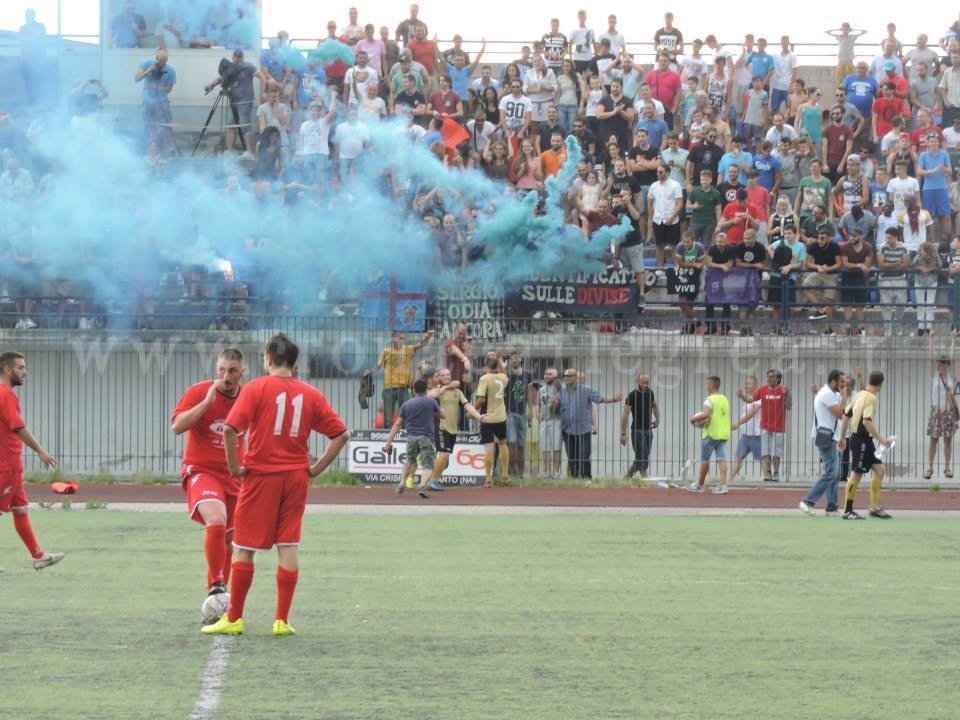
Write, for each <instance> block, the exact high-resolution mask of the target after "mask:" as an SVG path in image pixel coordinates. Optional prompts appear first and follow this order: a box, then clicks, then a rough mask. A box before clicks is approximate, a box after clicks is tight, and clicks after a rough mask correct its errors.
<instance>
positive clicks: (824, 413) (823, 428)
mask: <svg viewBox="0 0 960 720" xmlns="http://www.w3.org/2000/svg"><path fill="white" fill-rule="evenodd" d="M842 377H843V376H842V374H841V372H840V371H839V370H831V371H830V374H829V375H827V384H826V385H824V386H823V387H822V388H820V390H819V391H818V392H817V395H816V397H814V399H813V430H812V432H811V434H810V437H811V438H813V442H814V445H815V446H816V448H817V450H819V451H820V464H821V467H822V468H823V472H822V473H821V475H820V477H819V479H818V480H817V482H816V483H815V484H814V486H813V487H812V488H810V492H809V493H807V496H806V497H805V498H804V499H803V500H801V501H800V509H801V510H802V511H803V512H805V513H806V514H807V515H814V514H815V513H816V510H814V507H815V506H816V504H817V500H819V499H820V497H821V496H822V495H823V494H824V493H826V495H827V515H828V516H829V515H835V514H836V513H837V481H838V480H839V478H840V453H839V452H838V451H837V441H838V440H839V439H840V418H841V417H842V416H843V408H844V406H845V405H846V402H847V400H848V398H847V397H846V396H845V395H844V394H842V393H841V389H840V388H841V387H843V388H844V390H845V389H846V387H847V385H845V384H844V385H842V386H841V383H840V380H841V378H842Z"/></svg>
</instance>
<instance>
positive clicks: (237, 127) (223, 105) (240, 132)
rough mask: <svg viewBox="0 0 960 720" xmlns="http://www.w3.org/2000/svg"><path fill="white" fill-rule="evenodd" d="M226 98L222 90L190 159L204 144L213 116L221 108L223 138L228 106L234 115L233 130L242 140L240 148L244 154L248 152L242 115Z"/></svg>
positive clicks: (221, 132)
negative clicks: (241, 119)
mask: <svg viewBox="0 0 960 720" xmlns="http://www.w3.org/2000/svg"><path fill="white" fill-rule="evenodd" d="M226 97H227V93H226V92H224V91H223V90H221V91H220V92H219V94H218V95H217V97H216V99H215V100H214V101H213V107H211V108H210V113H209V114H208V115H207V120H206V122H204V123H203V129H202V130H201V131H200V137H198V138H197V144H196V145H194V146H193V152H192V153H190V157H193V156H194V155H196V154H197V149H198V148H199V147H200V143H202V142H203V138H204V137H205V136H206V134H207V130H208V129H209V128H210V121H211V120H213V116H214V114H215V113H216V112H217V108H220V110H221V113H220V134H221V137H222V136H223V133H224V132H225V131H226V126H225V125H224V118H223V111H225V110H226V108H227V106H228V105H229V107H230V111H231V112H232V113H233V128H234V129H235V130H236V131H237V135H238V136H239V138H240V147H242V148H243V150H244V152H246V151H247V141H246V139H245V138H244V136H243V135H244V132H243V131H244V128H242V127H241V126H240V113H238V112H237V108H236V106H235V105H234V104H233V103H232V102H229V100H225V99H224V98H226Z"/></svg>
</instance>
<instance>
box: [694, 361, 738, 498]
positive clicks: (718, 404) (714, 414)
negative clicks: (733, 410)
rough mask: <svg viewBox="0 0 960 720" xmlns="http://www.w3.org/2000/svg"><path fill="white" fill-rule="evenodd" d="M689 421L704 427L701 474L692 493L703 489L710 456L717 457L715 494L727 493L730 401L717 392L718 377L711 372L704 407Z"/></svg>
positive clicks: (718, 386)
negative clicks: (717, 477) (718, 471)
mask: <svg viewBox="0 0 960 720" xmlns="http://www.w3.org/2000/svg"><path fill="white" fill-rule="evenodd" d="M690 424H691V425H693V426H695V427H703V439H702V440H701V441H700V473H699V475H698V478H697V479H696V480H694V481H693V482H692V483H691V484H690V491H691V492H703V486H704V483H705V482H706V479H707V472H709V470H710V457H711V456H714V455H715V456H716V460H717V465H718V466H719V468H720V483H719V484H718V485H717V486H716V487H715V488H714V489H713V492H714V493H715V494H717V495H723V494H726V492H727V441H728V440H729V439H730V401H729V400H727V397H726V396H725V395H723V394H722V393H721V392H720V378H718V377H717V376H716V375H711V376H710V377H708V378H707V399H706V400H704V401H703V410H701V411H700V412H698V413H696V414H695V415H693V416H692V417H691V418H690Z"/></svg>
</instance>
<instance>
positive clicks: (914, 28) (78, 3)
mask: <svg viewBox="0 0 960 720" xmlns="http://www.w3.org/2000/svg"><path fill="white" fill-rule="evenodd" d="M351 4H355V5H356V6H357V7H358V8H359V9H360V15H359V20H360V23H361V24H365V23H366V22H373V23H374V24H376V25H377V26H378V27H379V26H380V25H381V24H386V25H388V26H389V27H390V28H391V30H392V29H393V28H395V27H396V25H397V23H398V22H399V21H400V20H401V19H403V17H404V14H405V12H406V9H407V7H408V5H407V3H405V2H402V1H401V2H397V1H396V0H392V1H391V2H386V0H375V1H368V2H358V3H349V2H327V3H324V4H323V7H322V9H321V8H317V7H316V6H311V5H312V4H307V3H303V2H300V0H263V18H264V24H263V31H264V34H265V35H270V34H274V33H275V32H276V31H277V30H279V29H286V30H288V31H289V32H290V34H291V36H293V37H294V38H313V37H321V36H323V35H325V34H326V31H325V28H326V23H327V21H328V20H330V19H333V20H336V21H337V23H338V24H339V25H341V26H342V25H345V24H346V22H347V8H348V7H350V6H351ZM98 6H99V0H62V5H61V7H62V24H61V27H62V30H63V33H64V34H67V35H70V34H94V33H96V32H97V22H98V20H97V18H98ZM583 6H589V7H590V8H592V9H591V10H589V12H590V17H588V24H589V25H590V26H592V27H594V28H595V29H597V30H598V32H599V31H601V30H603V29H604V28H605V27H606V14H607V11H604V10H602V9H601V8H602V5H598V4H595V3H589V4H588V3H584V2H583V0H554V2H551V3H549V4H548V5H547V6H544V5H543V4H542V3H534V2H528V3H515V2H510V3H508V2H503V1H502V0H489V1H488V2H485V3H483V12H467V13H464V11H463V9H462V6H461V5H459V4H456V3H449V2H446V3H441V2H429V1H427V2H421V3H420V18H421V19H422V20H424V21H425V22H427V24H428V25H429V27H430V33H431V35H432V34H433V33H434V32H437V33H439V35H440V37H441V39H444V38H449V37H451V36H452V35H453V34H454V33H457V32H459V33H461V34H462V35H464V37H465V38H466V39H467V40H468V41H469V40H479V39H481V38H482V37H487V38H490V39H497V40H508V41H516V43H515V45H511V46H508V49H509V52H510V54H512V53H513V52H515V50H516V48H518V47H519V45H520V44H521V43H523V42H529V41H530V40H532V39H533V38H534V37H539V36H540V35H542V34H543V33H544V32H545V31H546V30H547V29H548V25H549V18H550V16H551V15H555V16H557V17H559V18H560V27H561V31H562V32H568V31H569V29H570V28H572V27H573V26H574V25H575V24H576V13H577V10H578V9H579V8H581V7H583ZM610 6H611V7H617V8H618V9H617V10H616V12H617V14H618V16H619V18H620V23H619V26H620V29H621V31H622V32H623V33H624V34H625V36H626V38H627V41H628V42H630V41H636V40H643V41H649V40H650V39H651V38H652V35H653V32H654V31H655V30H656V29H657V28H659V27H660V26H661V25H662V19H663V13H664V12H665V11H667V10H670V9H672V10H673V12H674V14H675V16H676V19H675V21H674V22H675V25H676V26H677V27H678V28H680V30H681V31H682V32H683V33H684V36H685V38H687V39H691V40H692V39H693V38H694V37H697V36H700V37H702V36H704V35H706V34H708V33H713V34H715V35H717V37H718V38H719V39H720V41H721V42H727V43H733V42H737V41H739V39H740V38H741V36H742V35H743V33H744V32H753V33H754V34H755V35H757V36H760V35H767V36H768V38H769V39H771V40H772V41H773V42H777V41H778V40H779V37H780V35H781V34H782V33H783V31H784V30H787V31H788V32H789V34H790V35H791V37H792V38H793V39H794V41H795V42H798V43H810V42H829V38H827V37H826V36H825V35H824V34H823V30H824V29H825V28H826V27H827V26H830V27H837V26H839V24H840V23H841V22H843V21H844V20H846V21H849V22H850V23H851V24H852V25H853V26H854V27H859V28H865V29H867V30H869V34H868V35H867V36H866V38H864V40H863V44H864V45H867V44H868V41H869V44H870V45H871V49H870V52H869V53H864V54H865V55H872V54H873V50H872V48H873V47H874V46H875V43H879V41H880V39H881V38H882V37H883V36H884V35H885V33H886V30H885V26H886V24H887V23H888V22H890V21H891V20H893V21H895V22H896V23H897V28H898V32H897V34H898V37H899V38H900V39H901V41H903V42H904V43H913V42H914V41H915V39H916V35H917V34H918V33H920V32H926V33H927V34H928V35H930V38H931V41H932V42H936V41H937V39H939V38H940V37H941V36H942V35H943V34H944V32H945V31H946V29H947V27H948V26H949V25H950V23H951V22H952V21H953V20H954V19H955V17H956V15H954V14H952V13H951V12H950V11H949V10H947V9H946V8H944V9H943V10H942V11H941V12H931V11H930V10H927V11H926V12H924V13H922V14H919V13H907V12H904V4H903V2H902V1H901V0H873V2H870V3H862V4H852V5H845V6H844V7H843V8H842V9H841V10H842V12H841V11H838V8H839V3H837V2H835V0H808V1H807V2H804V3H803V4H802V7H803V8H804V10H805V11H806V12H804V13H803V14H802V15H801V16H800V17H789V18H788V17H786V16H784V15H780V16H779V17H775V16H774V15H775V14H774V13H770V18H769V20H766V21H763V22H760V23H756V22H751V23H750V27H745V26H744V24H743V19H742V17H740V16H738V15H737V14H735V13H730V14H727V15H720V14H718V13H716V12H715V8H716V4H715V3H713V2H710V3H707V2H704V1H703V0H695V1H694V2H688V3H684V4H682V5H681V3H677V2H676V0H671V1H670V2H664V1H663V0H649V1H648V2H645V3H642V5H641V4H640V3H636V4H626V3H610ZM28 7H33V8H35V9H36V10H37V16H38V19H39V20H40V21H41V22H43V23H45V24H46V26H47V29H48V31H49V32H53V31H54V30H55V28H56V24H57V20H56V16H57V13H56V8H57V0H2V1H0V28H4V29H16V28H18V27H19V26H20V24H21V23H22V21H23V12H24V10H25V9H26V8H28ZM545 7H547V8H549V10H547V9H545ZM934 7H936V6H935V5H933V6H928V8H934ZM641 8H642V9H641ZM708 9H709V10H710V11H711V12H709V15H707V13H704V12H701V11H703V10H708ZM398 10H400V11H401V12H399V13H398ZM503 11H508V12H509V13H510V15H509V17H510V22H509V25H505V23H504V20H503V18H504V14H503ZM465 16H466V17H465ZM705 17H709V18H710V19H709V21H707V20H705V19H704V18H705ZM468 49H469V48H468ZM828 50H829V49H828V48H825V49H824V51H825V52H826V51H828ZM489 59H490V60H493V61H497V60H498V58H496V57H490V58H489Z"/></svg>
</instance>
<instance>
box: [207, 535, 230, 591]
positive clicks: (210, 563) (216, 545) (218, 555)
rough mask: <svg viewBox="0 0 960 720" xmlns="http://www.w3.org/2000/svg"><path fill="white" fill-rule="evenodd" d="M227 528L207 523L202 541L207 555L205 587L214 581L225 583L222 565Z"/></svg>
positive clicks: (224, 558) (224, 556) (224, 560)
mask: <svg viewBox="0 0 960 720" xmlns="http://www.w3.org/2000/svg"><path fill="white" fill-rule="evenodd" d="M226 537H227V528H226V527H225V526H223V525H207V534H206V537H205V538H204V541H203V552H204V555H206V557H207V588H210V587H211V586H212V585H213V584H214V583H223V584H226V582H227V580H226V578H225V577H224V575H223V566H224V563H225V562H226V554H227V552H226V547H227V546H226Z"/></svg>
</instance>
